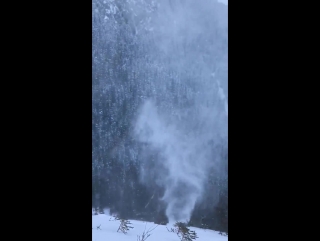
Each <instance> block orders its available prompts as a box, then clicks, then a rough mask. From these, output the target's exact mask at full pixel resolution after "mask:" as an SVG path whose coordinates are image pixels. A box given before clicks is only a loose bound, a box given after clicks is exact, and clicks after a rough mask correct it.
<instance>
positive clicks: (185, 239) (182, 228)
mask: <svg viewBox="0 0 320 241" xmlns="http://www.w3.org/2000/svg"><path fill="white" fill-rule="evenodd" d="M174 227H175V228H174V229H173V228H171V230H169V229H167V230H168V231H169V232H172V233H176V234H177V235H178V237H179V238H180V239H181V241H193V240H195V239H197V238H198V236H197V233H196V232H195V231H191V230H190V229H189V228H188V227H187V224H186V223H182V222H176V223H175V224H174Z"/></svg>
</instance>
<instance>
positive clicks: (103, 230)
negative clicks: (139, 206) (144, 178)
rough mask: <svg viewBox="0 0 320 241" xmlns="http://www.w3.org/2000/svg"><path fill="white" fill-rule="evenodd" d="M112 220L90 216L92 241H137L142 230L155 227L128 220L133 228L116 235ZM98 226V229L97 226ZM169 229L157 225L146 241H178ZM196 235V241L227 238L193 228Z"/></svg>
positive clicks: (151, 224) (147, 223) (223, 239)
mask: <svg viewBox="0 0 320 241" xmlns="http://www.w3.org/2000/svg"><path fill="white" fill-rule="evenodd" d="M110 219H111V220H113V218H112V217H111V216H109V215H106V214H100V215H94V216H92V241H137V236H138V235H140V236H141V235H142V233H143V231H144V230H149V229H152V228H154V227H156V226H157V225H156V224H154V223H150V222H142V221H136V220H130V221H131V223H132V225H131V226H133V227H134V228H133V229H130V230H129V231H128V233H127V234H123V233H121V232H119V233H117V229H118V227H119V224H120V222H119V221H109V220H110ZM99 225H100V229H97V226H99ZM166 227H167V228H168V229H171V228H172V227H173V224H167V226H164V225H159V226H157V227H156V228H155V229H154V230H153V231H152V232H151V236H150V237H149V238H148V239H147V241H179V240H180V239H179V237H178V236H177V235H176V234H175V233H170V232H168V230H167V229H166ZM190 230H193V231H195V232H196V233H197V236H198V239H196V241H228V237H227V236H222V235H220V234H219V233H218V232H216V231H212V230H208V229H201V228H193V227H190Z"/></svg>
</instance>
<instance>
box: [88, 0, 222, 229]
mask: <svg viewBox="0 0 320 241" xmlns="http://www.w3.org/2000/svg"><path fill="white" fill-rule="evenodd" d="M92 11H93V12H92V27H93V30H92V31H93V32H92V83H93V84H92V97H93V99H92V204H93V207H94V208H97V209H98V210H99V211H102V210H103V209H104V208H109V209H110V211H111V212H112V213H118V214H119V215H120V216H122V217H125V218H130V219H141V220H147V221H153V222H156V223H165V222H166V221H167V218H166V215H165V210H166V205H165V203H163V202H162V201H161V197H162V196H163V194H164V187H163V186H161V185H159V184H158V183H157V182H156V181H152V179H151V180H149V181H148V183H146V182H144V181H142V180H141V165H142V163H145V160H146V159H148V160H156V159H157V158H159V153H157V152H154V153H148V155H147V156H146V154H145V150H146V148H148V143H141V142H139V141H138V140H137V138H136V137H135V135H134V134H133V129H134V124H135V120H136V119H137V117H138V114H139V108H140V107H141V105H142V104H143V103H144V102H145V101H146V100H148V99H152V100H154V101H155V103H157V106H158V108H159V110H163V111H166V113H169V114H170V116H171V117H172V118H176V119H177V118H180V119H181V123H189V124H190V129H192V130H197V129H201V128H206V129H205V130H206V132H208V133H211V132H212V133H213V134H212V137H211V139H210V142H208V145H209V146H210V148H211V150H212V153H213V154H212V156H211V157H210V158H211V159H210V161H212V163H214V164H215V165H213V167H210V170H209V171H208V176H207V177H206V182H205V184H204V195H203V197H202V198H201V200H199V202H197V204H196V206H195V208H194V210H193V213H192V217H191V220H190V223H191V224H192V225H193V226H197V227H206V228H211V229H214V230H220V231H227V230H228V141H227V125H228V120H227V116H226V115H225V113H224V111H225V103H224V102H223V101H222V100H221V98H219V90H220V89H221V88H220V87H222V89H224V90H225V95H226V99H227V98H228V96H227V92H228V65H227V62H228V22H227V19H228V10H227V6H226V5H224V4H221V3H218V2H217V1H215V0H198V1H192V0H163V1H152V0H140V1H138V0H136V1H134V0H121V1H116V0H113V1H111V0H93V5H92ZM217 83H219V84H217ZM219 85H220V86H219ZM199 109H200V110H202V109H205V110H206V111H208V112H210V113H214V117H213V119H212V120H211V119H209V122H208V123H209V124H206V123H207V122H206V123H205V124H204V123H203V122H202V119H201V118H200V117H199V118H196V117H197V116H200V115H199V114H198V112H197V111H199ZM169 110H170V111H169ZM181 113H187V114H185V115H181ZM193 117H195V118H193ZM210 123H212V125H211V124H210ZM195 161H196V160H195ZM150 172H154V169H152V167H150ZM150 175H151V174H150ZM152 175H155V176H156V175H157V173H156V172H155V173H154V174H152ZM155 180H156V178H155ZM184 191H185V192H188V190H187V189H186V190H184Z"/></svg>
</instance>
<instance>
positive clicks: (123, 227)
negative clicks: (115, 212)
mask: <svg viewBox="0 0 320 241" xmlns="http://www.w3.org/2000/svg"><path fill="white" fill-rule="evenodd" d="M113 218H114V220H111V219H110V220H109V221H116V220H118V221H120V225H119V228H118V230H117V232H119V231H120V232H122V233H124V234H127V232H128V231H129V230H130V228H133V227H132V226H129V225H130V224H132V223H131V222H130V221H129V220H127V219H123V218H119V217H118V216H113Z"/></svg>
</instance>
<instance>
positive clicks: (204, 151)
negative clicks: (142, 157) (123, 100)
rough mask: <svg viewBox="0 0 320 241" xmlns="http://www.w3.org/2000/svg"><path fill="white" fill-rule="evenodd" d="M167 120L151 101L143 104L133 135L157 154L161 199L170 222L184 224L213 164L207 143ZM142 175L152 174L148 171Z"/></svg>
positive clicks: (204, 139)
mask: <svg viewBox="0 0 320 241" xmlns="http://www.w3.org/2000/svg"><path fill="white" fill-rule="evenodd" d="M169 119H170V118H166V116H165V115H161V114H160V113H158V111H157V107H156V105H155V104H154V103H153V102H152V101H146V102H145V104H144V105H143V106H142V109H141V113H140V115H139V118H138V120H137V123H136V129H135V133H136V135H137V137H138V138H139V140H140V141H141V142H144V143H146V144H148V145H149V148H150V149H149V150H157V151H158V152H159V153H160V154H159V155H160V157H159V158H157V159H155V161H156V162H158V163H157V165H156V166H157V171H158V173H157V174H158V177H159V180H158V182H159V184H160V185H162V186H163V187H164V188H165V194H164V196H163V198H162V199H163V201H165V202H166V203H167V209H166V215H167V217H168V219H169V221H184V222H185V221H187V220H190V217H191V213H192V210H193V208H194V206H195V204H196V202H197V200H198V199H199V198H200V197H201V195H202V191H203V184H204V181H205V180H206V176H207V170H208V169H209V168H210V165H211V164H212V162H211V164H210V161H209V158H208V154H209V153H208V150H209V148H206V146H207V145H205V142H208V140H206V138H201V139H199V136H198V138H197V137H196V136H195V133H194V132H193V131H192V130H189V131H188V132H187V131H185V130H183V129H182V128H179V122H174V121H172V120H171V121H169ZM180 124H181V123H180ZM201 137H203V136H201ZM143 175H144V176H147V175H153V174H152V172H149V170H148V171H145V172H143ZM150 178H152V177H149V178H148V179H149V180H150ZM154 178H155V177H154Z"/></svg>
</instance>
